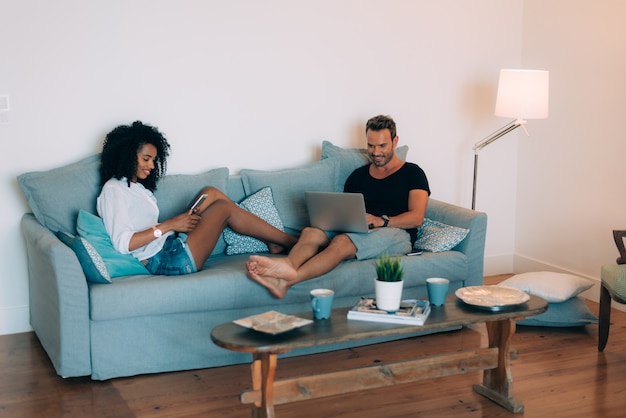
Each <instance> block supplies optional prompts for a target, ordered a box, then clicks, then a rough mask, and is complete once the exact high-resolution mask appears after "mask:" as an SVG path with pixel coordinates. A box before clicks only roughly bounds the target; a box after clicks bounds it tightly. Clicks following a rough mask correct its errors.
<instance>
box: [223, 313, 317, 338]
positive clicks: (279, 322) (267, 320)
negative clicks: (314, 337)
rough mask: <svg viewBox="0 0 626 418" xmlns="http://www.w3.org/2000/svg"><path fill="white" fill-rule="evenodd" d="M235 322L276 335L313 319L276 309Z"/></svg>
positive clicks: (308, 322) (301, 325) (306, 323)
mask: <svg viewBox="0 0 626 418" xmlns="http://www.w3.org/2000/svg"><path fill="white" fill-rule="evenodd" d="M233 322H234V323H235V324H237V325H241V326H242V327H245V328H252V329H253V330H255V331H259V332H263V333H265V334H272V335H276V334H281V333H283V332H287V331H291V330H292V329H296V328H300V327H303V326H305V325H308V324H310V323H312V322H313V321H311V320H310V319H304V318H298V317H297V316H293V315H285V314H282V313H280V312H276V311H268V312H265V313H262V314H259V315H253V316H249V317H247V318H242V319H237V320H236V321H233Z"/></svg>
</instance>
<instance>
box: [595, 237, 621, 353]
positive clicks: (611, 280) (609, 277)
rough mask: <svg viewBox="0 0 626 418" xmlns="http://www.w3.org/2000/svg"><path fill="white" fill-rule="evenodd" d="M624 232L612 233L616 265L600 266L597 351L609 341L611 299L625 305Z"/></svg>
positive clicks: (601, 349) (602, 348)
mask: <svg viewBox="0 0 626 418" xmlns="http://www.w3.org/2000/svg"><path fill="white" fill-rule="evenodd" d="M624 236H626V231H619V230H614V231H613V239H614V240H615V245H617V249H618V251H619V258H618V259H617V264H605V265H603V266H602V273H601V275H600V277H601V279H602V283H601V287H600V318H599V323H598V351H603V350H604V347H606V342H607V340H608V339H609V326H610V325H611V299H613V300H614V301H616V302H619V303H623V304H626V265H623V264H626V248H624Z"/></svg>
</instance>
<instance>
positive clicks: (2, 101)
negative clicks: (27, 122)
mask: <svg viewBox="0 0 626 418" xmlns="http://www.w3.org/2000/svg"><path fill="white" fill-rule="evenodd" d="M0 110H9V96H8V95H6V94H5V95H0Z"/></svg>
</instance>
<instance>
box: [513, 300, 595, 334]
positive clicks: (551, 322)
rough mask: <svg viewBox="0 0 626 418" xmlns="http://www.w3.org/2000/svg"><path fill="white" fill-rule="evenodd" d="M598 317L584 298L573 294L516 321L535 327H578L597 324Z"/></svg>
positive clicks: (519, 323)
mask: <svg viewBox="0 0 626 418" xmlns="http://www.w3.org/2000/svg"><path fill="white" fill-rule="evenodd" d="M597 323H598V318H597V317H596V316H595V315H594V314H593V313H592V312H591V311H590V310H589V308H588V307H587V304H586V303H585V299H584V298H582V297H581V296H575V297H573V298H570V299H568V300H566V301H565V302H559V303H548V310H547V311H545V312H544V313H542V314H539V315H536V316H529V317H527V318H524V319H520V320H518V321H517V324H518V325H526V326H536V327H580V326H584V325H589V324H597Z"/></svg>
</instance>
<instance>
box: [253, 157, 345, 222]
mask: <svg viewBox="0 0 626 418" xmlns="http://www.w3.org/2000/svg"><path fill="white" fill-rule="evenodd" d="M337 169H338V162H337V161H336V160H335V159H327V160H322V161H317V162H314V163H311V164H308V165H305V166H302V167H298V168H290V169H284V170H277V171H260V170H249V169H243V170H241V180H242V181H243V187H244V190H245V192H246V196H250V195H252V194H253V193H256V192H257V191H259V190H261V189H262V188H264V187H268V186H269V187H271V188H272V194H273V196H274V203H275V205H276V208H277V209H278V213H279V214H280V218H281V219H282V221H283V224H284V226H285V228H288V229H291V230H294V231H301V230H302V229H303V228H304V227H306V226H309V225H310V223H309V215H308V212H307V209H306V202H305V199H304V192H306V191H319V192H331V191H334V190H335V184H336V181H337Z"/></svg>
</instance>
